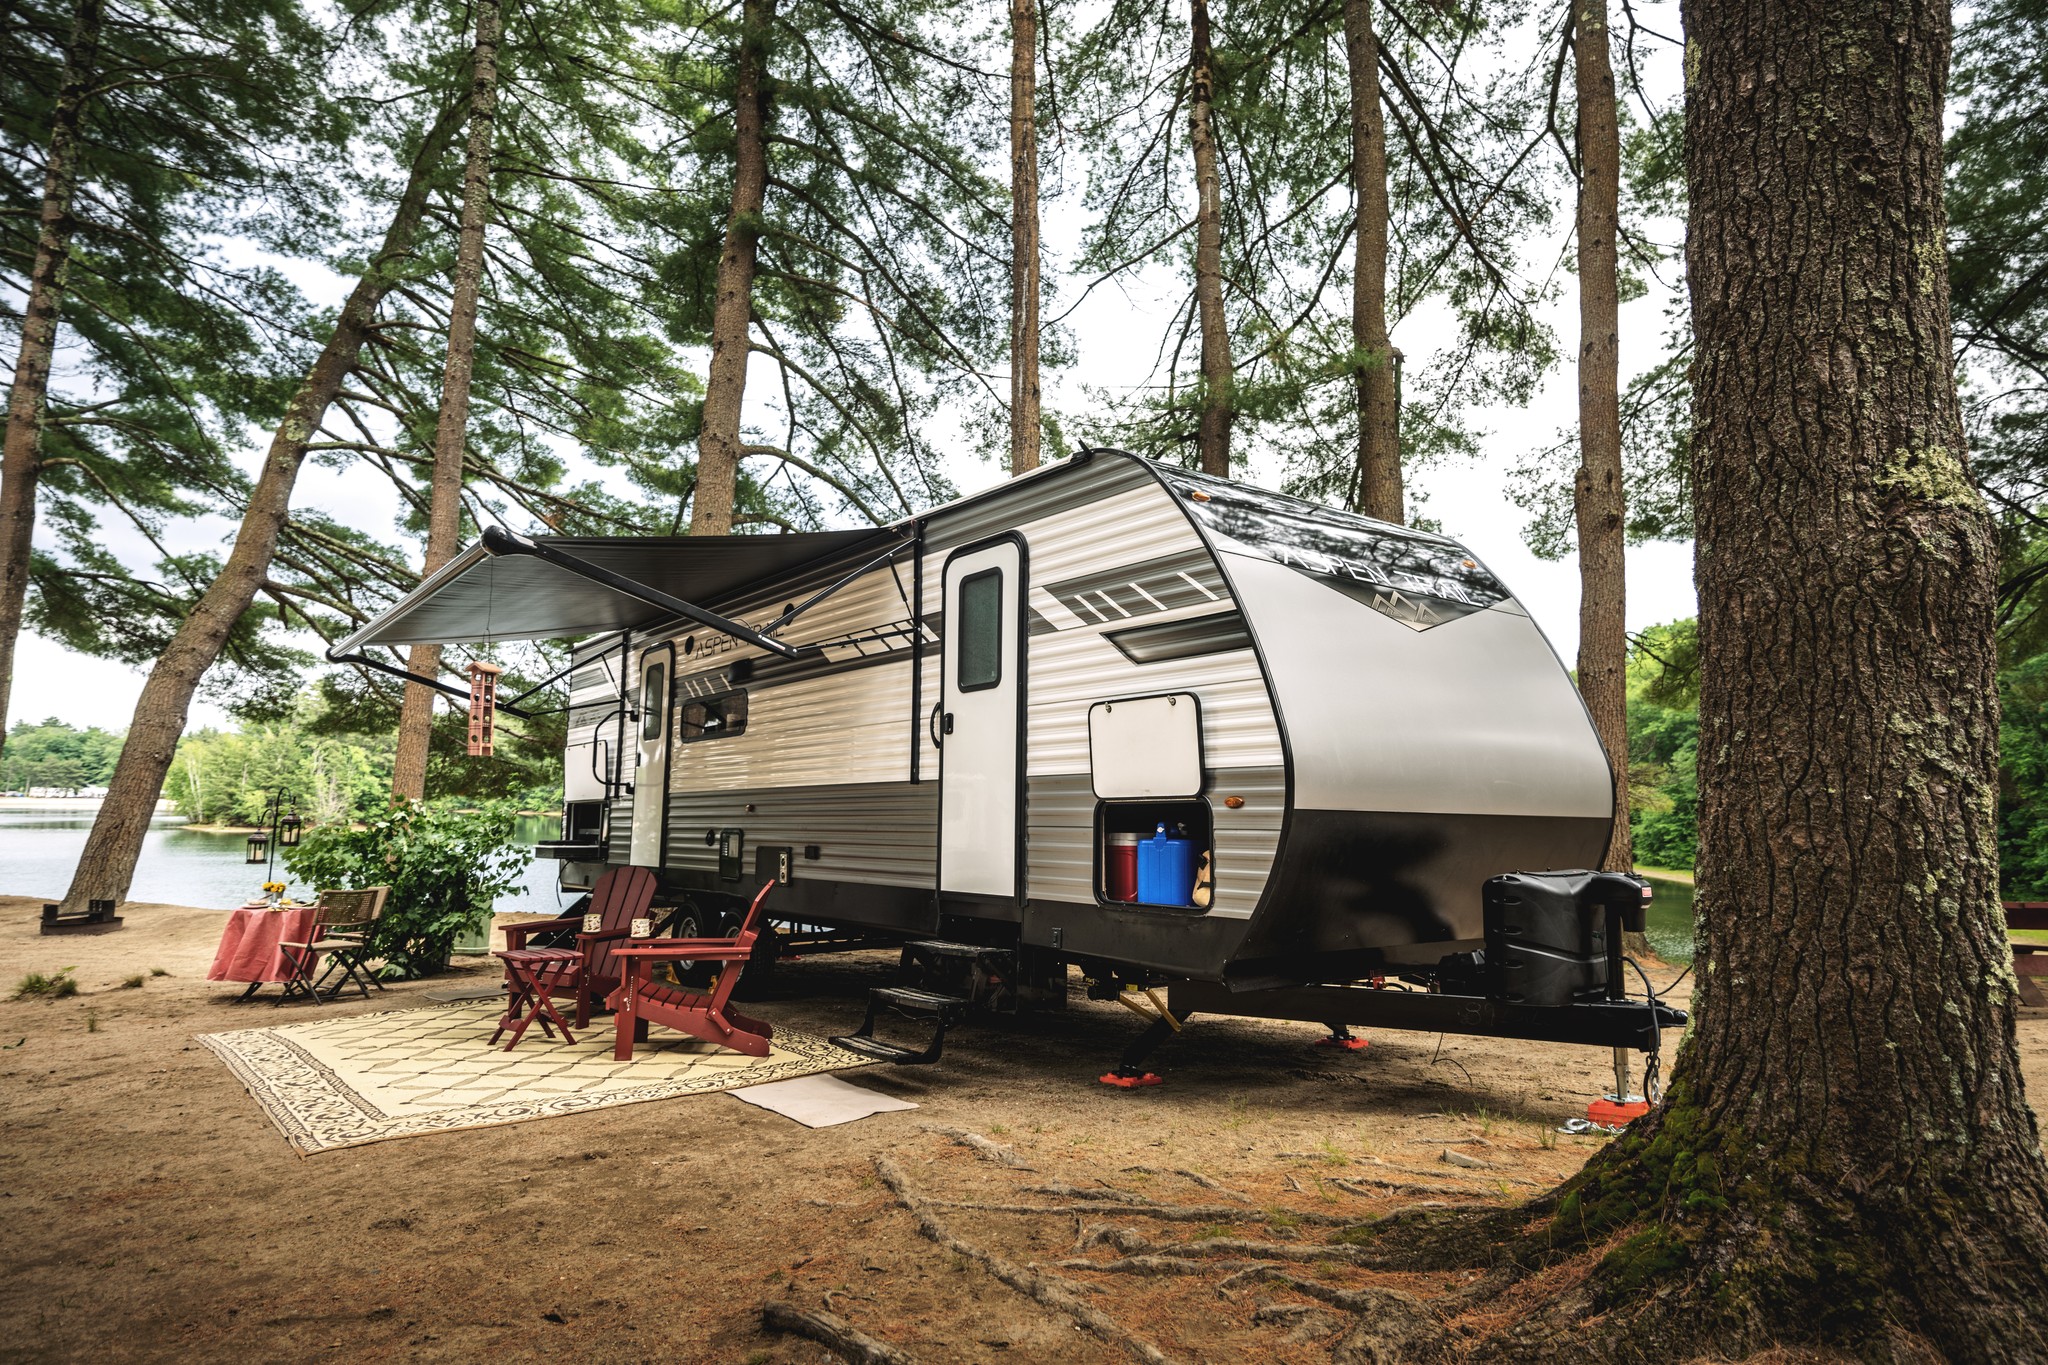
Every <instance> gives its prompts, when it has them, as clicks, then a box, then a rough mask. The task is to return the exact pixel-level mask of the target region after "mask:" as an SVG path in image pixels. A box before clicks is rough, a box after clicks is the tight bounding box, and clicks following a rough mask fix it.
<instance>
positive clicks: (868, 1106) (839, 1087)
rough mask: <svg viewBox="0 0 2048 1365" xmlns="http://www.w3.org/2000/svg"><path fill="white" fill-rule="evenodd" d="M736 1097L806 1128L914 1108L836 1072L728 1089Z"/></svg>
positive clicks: (825, 1126)
mask: <svg viewBox="0 0 2048 1365" xmlns="http://www.w3.org/2000/svg"><path fill="white" fill-rule="evenodd" d="M726 1093H727V1094H729V1095H731V1096H732V1097H733V1098H734V1099H736V1100H745V1101H746V1102H747V1103H748V1104H754V1105H759V1106H760V1107H761V1108H763V1109H767V1110H769V1111H771V1112H773V1113H777V1114H780V1115H782V1116H783V1117H784V1118H789V1119H795V1120H796V1121H797V1122H798V1123H801V1124H803V1125H804V1126H805V1127H806V1128H830V1127H831V1126H832V1125H834V1124H835V1123H852V1122H853V1121H854V1120H855V1119H864V1118H867V1117H868V1116H870V1115H872V1114H891V1113H894V1112H896V1111H897V1110H899V1109H915V1108H917V1106H916V1105H914V1104H912V1103H911V1102H910V1101H909V1100H899V1099H893V1098H891V1097H890V1096H888V1095H883V1094H878V1093H877V1092H875V1091H873V1090H869V1089H867V1088H866V1087H864V1086H858V1085H848V1084H847V1083H846V1082H845V1081H842V1080H840V1079H839V1078H838V1077H837V1076H822V1075H821V1076H798V1077H796V1078H795V1079H794V1080H787V1081H769V1082H768V1083H767V1084H765V1085H749V1086H746V1087H744V1088H742V1089H739V1090H728V1091H727V1092H726Z"/></svg>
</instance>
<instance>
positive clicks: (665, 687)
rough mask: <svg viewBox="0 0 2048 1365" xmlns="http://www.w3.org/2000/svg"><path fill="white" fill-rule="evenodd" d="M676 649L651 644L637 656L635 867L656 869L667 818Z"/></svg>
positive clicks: (634, 767)
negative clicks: (638, 657)
mask: <svg viewBox="0 0 2048 1365" xmlns="http://www.w3.org/2000/svg"><path fill="white" fill-rule="evenodd" d="M675 656H676V648H675V646H674V645H672V644H665V645H656V646H654V648H652V649H649V650H647V651H645V652H644V653H642V654H641V655H640V726H639V729H638V730H637V731H636V732H635V733H636V734H637V735H638V737H639V758H638V761H637V762H636V763H635V764H634V765H633V853H632V862H633V866H635V867H660V866H661V854H662V847H661V844H662V839H661V836H662V833H663V829H664V826H665V825H666V824H667V822H668V734H669V728H670V727H669V715H668V713H669V694H670V693H671V692H672V691H673V690H674V689H673V688H672V687H671V686H670V683H671V682H672V681H673V679H671V678H670V677H669V674H670V673H671V672H672V671H673V669H674V667H675Z"/></svg>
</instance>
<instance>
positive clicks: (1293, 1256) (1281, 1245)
mask: <svg viewBox="0 0 2048 1365" xmlns="http://www.w3.org/2000/svg"><path fill="white" fill-rule="evenodd" d="M1102 1240H1103V1241H1107V1240H1109V1239H1108V1238H1104V1239H1102ZM1099 1244H1100V1243H1099V1242H1098V1245H1099ZM1117 1248H1118V1250H1120V1251H1122V1252H1124V1253H1125V1254H1126V1255H1132V1256H1147V1255H1155V1254H1160V1253H1164V1254H1166V1255H1170V1256H1184V1257H1188V1258H1190V1259H1198V1260H1213V1259H1215V1258H1217V1257H1224V1258H1229V1257H1237V1258H1240V1259H1244V1260H1257V1261H1293V1262H1296V1263H1298V1264H1304V1265H1314V1264H1317V1263H1320V1262H1323V1261H1335V1262H1339V1263H1341V1264H1344V1265H1360V1266H1373V1267H1379V1265H1380V1263H1381V1262H1382V1261H1383V1260H1385V1257H1384V1256H1381V1255H1378V1254H1375V1253H1373V1252H1369V1251H1365V1250H1362V1249H1360V1248H1358V1247H1355V1246H1345V1245H1343V1244H1341V1243H1339V1244H1335V1245H1332V1244H1331V1243H1328V1242H1253V1241H1248V1240H1246V1239H1245V1238H1242V1237H1204V1238H1202V1239H1201V1240H1200V1241H1196V1242H1169V1243H1163V1244H1162V1243H1157V1242H1147V1241H1145V1240H1144V1239H1143V1238H1122V1239H1118V1242H1117ZM1062 1264H1065V1265H1083V1266H1089V1267H1093V1268H1095V1269H1101V1270H1108V1269H1112V1268H1114V1267H1115V1264H1116V1263H1115V1262H1114V1261H1110V1262H1097V1261H1066V1262H1063V1263H1062Z"/></svg>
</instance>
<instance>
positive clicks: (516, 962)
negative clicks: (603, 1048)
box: [491, 948, 583, 1052]
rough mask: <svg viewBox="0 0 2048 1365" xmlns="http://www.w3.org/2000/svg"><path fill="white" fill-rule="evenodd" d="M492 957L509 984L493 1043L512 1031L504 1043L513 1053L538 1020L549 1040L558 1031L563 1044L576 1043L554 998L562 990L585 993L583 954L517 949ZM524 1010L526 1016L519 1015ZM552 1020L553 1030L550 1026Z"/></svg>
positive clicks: (504, 950)
mask: <svg viewBox="0 0 2048 1365" xmlns="http://www.w3.org/2000/svg"><path fill="white" fill-rule="evenodd" d="M491 956H492V957H495V958H497V959H499V960H500V961H501V962H503V963H504V964H505V978H506V980H507V981H508V982H509V983H510V984H509V994H508V996H507V998H506V1000H505V1015H504V1017H503V1018H501V1019H500V1020H498V1031H497V1032H496V1033H493V1034H492V1035H491V1042H492V1043H493V1044H495V1043H496V1042H497V1041H498V1039H499V1038H500V1037H502V1036H504V1033H505V1031H506V1030H507V1029H510V1030H511V1031H512V1038H511V1041H509V1042H507V1043H506V1044H505V1051H507V1052H510V1051H511V1050H512V1049H513V1048H515V1047H518V1046H519V1040H520V1038H521V1037H523V1036H524V1035H525V1033H526V1030H527V1029H528V1028H529V1027H531V1026H532V1024H533V1023H534V1021H535V1020H539V1021H540V1031H541V1032H542V1033H544V1034H546V1035H547V1036H548V1037H550V1038H552V1037H554V1036H555V1033H554V1030H555V1029H557V1028H558V1029H560V1030H561V1031H562V1041H563V1042H565V1043H573V1042H575V1041H576V1037H575V1035H574V1034H572V1033H570V1032H569V1022H568V1021H567V1020H566V1019H564V1018H562V1015H561V1011H559V1010H557V1009H556V1008H555V1002H554V999H553V995H554V992H555V991H556V990H558V989H560V988H562V987H568V988H570V989H572V990H576V991H579V992H580V991H581V990H582V987H583V954H582V953H579V952H577V951H576V950H575V949H573V948H517V949H499V950H498V951H497V952H494V953H492V954H491ZM522 1009H525V1011H526V1012H525V1013H524V1014H521V1013H520V1011H521V1010H522ZM550 1020H552V1021H553V1028H550V1027H549V1021H550Z"/></svg>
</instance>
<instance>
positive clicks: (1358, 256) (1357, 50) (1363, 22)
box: [1344, 0, 1408, 524]
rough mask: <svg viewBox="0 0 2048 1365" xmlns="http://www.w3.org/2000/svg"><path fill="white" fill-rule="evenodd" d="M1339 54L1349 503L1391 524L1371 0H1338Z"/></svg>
mask: <svg viewBox="0 0 2048 1365" xmlns="http://www.w3.org/2000/svg"><path fill="white" fill-rule="evenodd" d="M1344 55H1345V58H1346V60H1347V62H1348V64H1349V66H1350V69H1351V196H1352V201H1353V202H1354V203H1355V204H1357V206H1358V221H1357V225H1356V235H1355V237H1354V239H1353V242H1352V258H1351V349H1352V352H1353V355H1354V357H1355V363H1354V369H1353V376H1354V383H1355V384H1356V387H1357V395H1358V470H1357V474H1356V476H1355V478H1354V481H1353V489H1354V492H1353V496H1352V506H1353V507H1355V508H1356V509H1357V510H1358V511H1360V512H1363V513H1365V515H1367V516H1369V517H1378V518H1379V519H1380V520H1381V521H1391V522H1395V523H1397V524H1399V523H1405V522H1406V521H1407V520H1408V512H1407V507H1406V500H1405V498H1404V496H1403V490H1402V483H1401V425H1400V420H1401V419H1400V412H1399V410H1398V407H1397V404H1398V402H1399V395H1398V391H1397V390H1396V388H1395V385H1394V354H1393V351H1394V345H1393V341H1392V340H1391V339H1390V338H1389V337H1388V335H1387V219H1388V208H1387V119H1386V112H1385V111H1384V110H1383V109H1381V108H1380V40H1379V35H1378V34H1377V33H1376V32H1374V31H1373V26H1372V0H1344Z"/></svg>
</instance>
